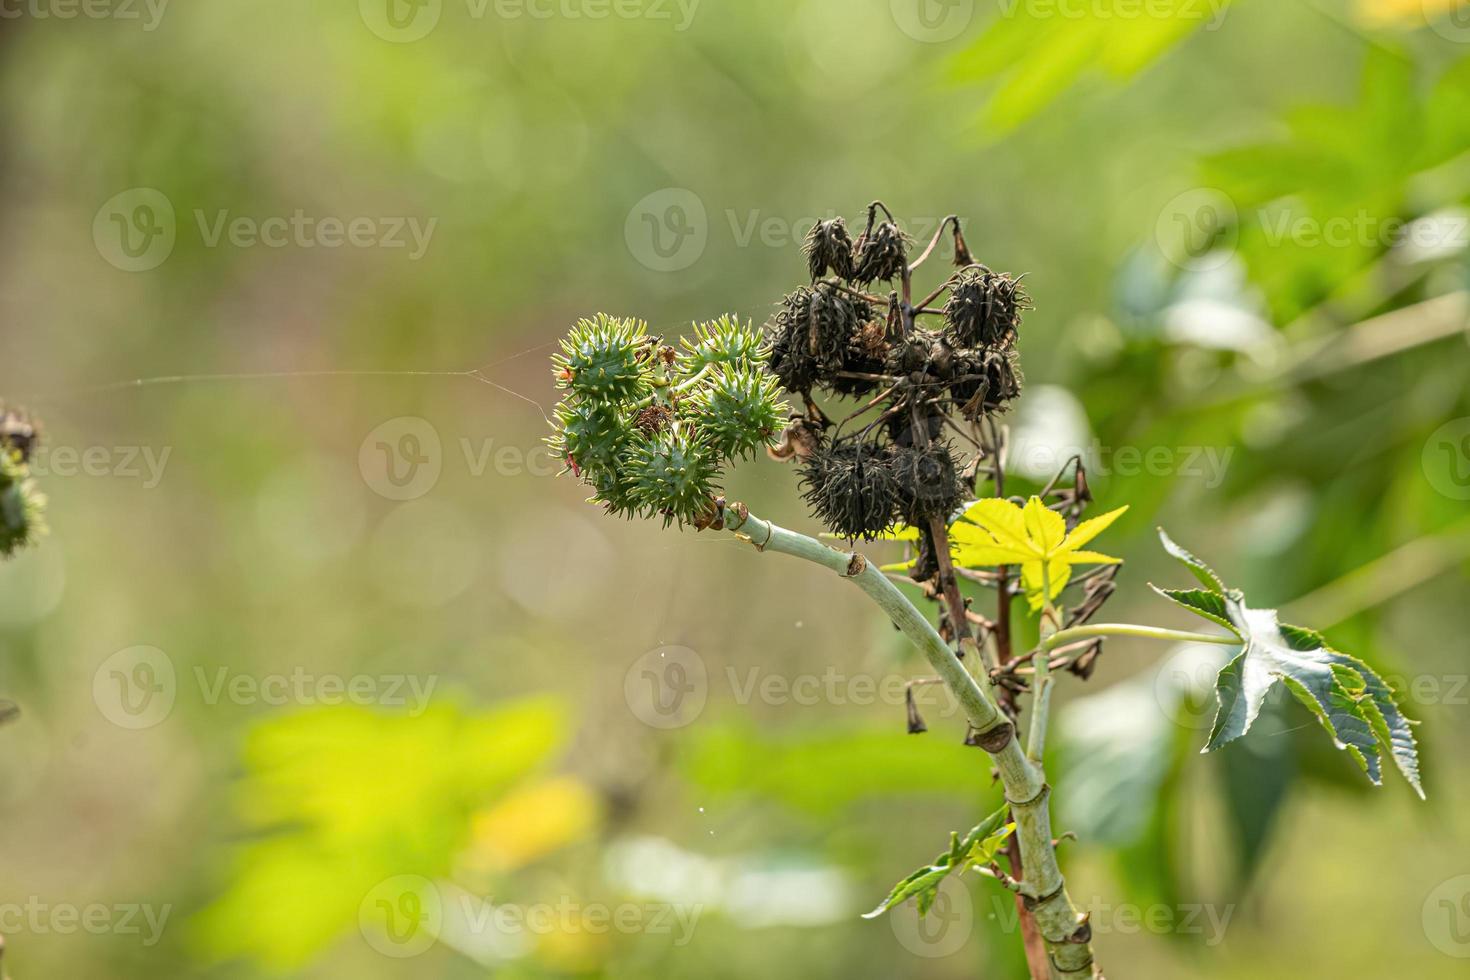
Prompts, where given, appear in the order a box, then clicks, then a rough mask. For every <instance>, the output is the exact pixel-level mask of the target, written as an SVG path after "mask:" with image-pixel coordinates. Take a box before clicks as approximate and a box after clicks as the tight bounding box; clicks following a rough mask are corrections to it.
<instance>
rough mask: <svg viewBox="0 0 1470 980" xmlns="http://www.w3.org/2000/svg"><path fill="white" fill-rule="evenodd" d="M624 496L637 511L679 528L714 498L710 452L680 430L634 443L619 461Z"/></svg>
mask: <svg viewBox="0 0 1470 980" xmlns="http://www.w3.org/2000/svg"><path fill="white" fill-rule="evenodd" d="M623 474H624V476H625V477H626V479H627V486H628V494H629V498H630V500H631V502H632V503H633V504H634V505H635V507H636V508H637V510H638V512H639V513H642V514H648V515H653V514H661V515H663V518H664V526H665V527H667V526H669V525H670V524H672V523H674V522H675V521H677V522H678V523H679V525H680V526H681V527H682V526H683V525H684V524H692V523H694V522H695V521H697V520H698V519H699V518H700V517H702V516H704V515H707V514H708V513H709V511H710V510H711V509H712V508H713V506H714V500H715V498H716V497H717V496H718V495H719V487H718V486H717V481H718V479H719V475H720V474H719V466H718V463H717V458H716V455H715V451H714V450H713V449H712V448H711V447H710V446H709V445H707V444H706V443H705V442H704V441H703V440H702V439H699V438H697V437H695V436H694V435H692V434H691V433H690V432H689V430H688V429H687V428H685V427H683V426H678V427H675V428H673V429H670V430H669V431H668V432H661V433H659V434H658V435H656V436H654V437H652V438H650V439H635V441H634V444H633V448H632V451H631V452H629V454H628V456H627V458H626V459H625V460H624V461H623Z"/></svg>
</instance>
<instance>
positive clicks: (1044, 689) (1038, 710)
mask: <svg viewBox="0 0 1470 980" xmlns="http://www.w3.org/2000/svg"><path fill="white" fill-rule="evenodd" d="M1041 594H1042V596H1043V597H1044V599H1045V605H1043V606H1042V609H1041V645H1042V648H1043V649H1045V650H1047V651H1050V650H1051V649H1052V648H1051V647H1050V646H1049V645H1048V644H1050V643H1051V640H1052V637H1054V636H1056V634H1057V632H1058V627H1059V626H1061V625H1062V617H1061V615H1060V614H1059V613H1058V612H1057V609H1056V606H1053V605H1052V602H1051V570H1050V566H1049V564H1048V563H1047V562H1042V563H1041ZM1032 669H1033V670H1034V671H1035V672H1036V677H1035V680H1033V681H1032V704H1031V734H1030V735H1028V736H1027V738H1026V756H1027V758H1029V759H1030V760H1031V761H1032V762H1034V763H1036V764H1037V765H1038V766H1039V765H1041V764H1042V761H1043V759H1042V757H1043V756H1045V755H1046V726H1047V725H1048V724H1049V723H1050V722H1051V687H1052V679H1051V658H1050V657H1037V658H1036V659H1035V660H1034V661H1032Z"/></svg>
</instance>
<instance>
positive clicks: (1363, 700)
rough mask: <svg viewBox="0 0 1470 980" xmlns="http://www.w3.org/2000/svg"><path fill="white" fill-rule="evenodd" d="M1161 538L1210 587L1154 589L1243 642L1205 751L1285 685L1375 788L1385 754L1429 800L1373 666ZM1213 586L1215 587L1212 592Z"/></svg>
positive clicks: (1240, 727)
mask: <svg viewBox="0 0 1470 980" xmlns="http://www.w3.org/2000/svg"><path fill="white" fill-rule="evenodd" d="M1159 537H1160V539H1161V540H1162V541H1163V544H1164V550H1165V551H1167V552H1169V554H1171V555H1173V556H1174V557H1175V558H1177V559H1179V560H1180V561H1181V562H1183V563H1184V565H1185V566H1186V567H1188V568H1189V570H1190V571H1191V572H1193V573H1194V575H1195V576H1196V577H1197V578H1199V580H1200V581H1201V582H1203V583H1204V584H1205V585H1206V586H1207V589H1206V591H1203V592H1201V591H1200V590H1192V591H1187V592H1170V591H1166V590H1162V589H1160V590H1157V591H1159V592H1160V593H1161V594H1163V595H1164V596H1165V597H1167V598H1169V599H1171V600H1173V601H1174V602H1177V603H1178V604H1179V605H1181V606H1183V607H1184V608H1186V609H1189V610H1190V611H1192V612H1194V613H1196V614H1197V615H1200V616H1202V617H1204V618H1206V619H1209V620H1210V621H1211V622H1215V623H1220V624H1222V625H1225V626H1226V627H1228V628H1229V629H1230V630H1231V631H1232V632H1234V633H1235V634H1236V635H1237V636H1239V637H1240V638H1241V640H1242V642H1243V643H1244V649H1242V651H1241V653H1240V655H1239V656H1237V657H1236V658H1235V659H1233V660H1231V661H1230V662H1229V663H1228V664H1226V665H1225V667H1224V668H1223V669H1221V671H1220V674H1219V677H1218V678H1217V679H1216V683H1215V696H1216V700H1217V701H1218V702H1219V711H1218V713H1217V714H1216V716H1215V723H1214V726H1213V728H1212V730H1211V732H1210V740H1209V743H1208V744H1207V745H1206V746H1205V749H1204V751H1206V752H1210V751H1213V750H1215V749H1218V748H1219V747H1220V746H1222V745H1225V744H1227V743H1229V742H1232V741H1234V740H1235V739H1237V738H1240V737H1241V736H1242V735H1244V734H1245V733H1246V732H1248V731H1250V729H1251V726H1252V725H1253V724H1255V721H1256V718H1257V717H1258V716H1259V714H1260V712H1261V706H1262V704H1264V702H1265V700H1266V695H1267V694H1268V693H1269V692H1270V690H1271V689H1272V688H1273V687H1274V686H1275V685H1276V684H1277V683H1282V684H1285V685H1286V688H1287V689H1288V690H1289V691H1291V693H1292V695H1293V696H1294V697H1295V698H1296V699H1297V700H1298V701H1300V702H1301V703H1302V704H1303V705H1305V706H1306V707H1307V709H1308V710H1310V711H1311V712H1312V714H1313V715H1314V716H1316V718H1317V720H1318V721H1319V722H1321V724H1322V727H1323V728H1325V729H1326V730H1327V733H1328V734H1329V735H1330V736H1331V737H1332V739H1333V742H1334V743H1335V744H1336V745H1337V746H1338V748H1340V749H1343V750H1345V751H1346V752H1348V754H1349V755H1351V756H1352V757H1353V759H1354V760H1356V761H1357V763H1358V764H1359V766H1361V767H1362V769H1363V771H1364V772H1365V773H1366V774H1367V775H1368V778H1369V779H1370V780H1372V781H1373V783H1374V784H1375V785H1380V784H1381V783H1382V779H1383V777H1382V772H1381V763H1380V759H1381V755H1382V753H1384V752H1386V753H1388V755H1389V757H1390V758H1392V759H1393V761H1394V764H1395V765H1396V766H1397V767H1398V769H1399V772H1401V773H1402V774H1403V776H1404V778H1405V779H1406V780H1407V781H1408V783H1409V785H1410V786H1412V787H1413V788H1414V791H1415V792H1416V793H1418V794H1419V796H1420V797H1421V798H1422V797H1423V796H1424V788H1423V786H1422V785H1421V782H1420V776H1419V753H1418V747H1417V745H1416V743H1415V741H1414V734H1413V730H1412V728H1411V724H1410V722H1409V720H1408V719H1407V718H1405V717H1404V716H1403V714H1402V713H1401V712H1400V711H1399V708H1398V705H1397V704H1396V703H1395V702H1394V698H1393V691H1392V690H1391V689H1390V688H1389V686H1388V685H1387V684H1386V683H1384V681H1383V679H1382V678H1381V677H1379V676H1378V675H1377V674H1376V673H1374V671H1373V669H1372V668H1371V667H1369V666H1368V665H1367V664H1365V663H1364V662H1363V661H1361V660H1359V659H1358V658H1356V657H1352V656H1349V655H1348V654H1344V653H1340V652H1338V651H1337V650H1334V649H1332V647H1330V646H1328V645H1327V641H1326V640H1325V639H1324V638H1323V637H1322V636H1321V634H1319V633H1315V632H1313V631H1312V630H1308V629H1303V628H1301V627H1297V626H1288V625H1285V624H1283V623H1282V622H1281V621H1280V620H1279V619H1278V618H1277V614H1276V610H1274V609H1253V608H1251V607H1249V606H1247V605H1246V604H1245V596H1244V594H1243V593H1241V592H1240V591H1239V590H1237V589H1226V588H1225V586H1224V584H1223V583H1222V582H1221V581H1220V579H1219V576H1217V575H1216V574H1215V573H1214V572H1213V571H1212V570H1211V569H1210V568H1209V566H1208V565H1206V564H1205V563H1204V562H1202V561H1200V560H1199V559H1198V558H1196V557H1195V556H1194V555H1192V554H1190V553H1189V552H1188V551H1186V550H1185V549H1183V548H1181V547H1179V545H1177V544H1175V543H1174V542H1173V541H1172V540H1170V538H1169V536H1168V535H1167V534H1165V533H1164V531H1163V530H1162V529H1160V531H1159ZM1212 582H1213V583H1214V584H1215V585H1217V586H1218V589H1215V590H1210V589H1208V586H1210V585H1211V583H1212Z"/></svg>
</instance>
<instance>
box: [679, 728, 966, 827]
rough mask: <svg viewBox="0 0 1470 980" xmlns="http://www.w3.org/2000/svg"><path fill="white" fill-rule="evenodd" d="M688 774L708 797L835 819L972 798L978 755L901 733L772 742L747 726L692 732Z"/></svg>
mask: <svg viewBox="0 0 1470 980" xmlns="http://www.w3.org/2000/svg"><path fill="white" fill-rule="evenodd" d="M689 734H690V738H689V742H690V744H689V747H688V748H687V749H686V750H685V754H684V769H685V771H686V773H687V774H688V776H689V778H690V780H691V781H693V782H694V783H695V784H696V785H697V786H699V787H700V788H701V789H703V790H707V791H709V792H712V793H722V794H729V795H753V796H757V797H762V798H766V799H772V800H776V801H779V802H781V803H784V804H786V805H787V806H790V807H793V808H795V809H797V810H801V811H804V812H807V813H812V814H816V815H818V816H822V817H830V816H832V815H833V814H835V813H838V812H840V811H841V810H842V809H843V808H844V807H847V806H848V805H850V804H852V803H854V802H856V801H858V800H863V799H870V798H873V797H882V796H900V797H901V796H905V795H908V794H914V793H929V794H935V793H937V794H944V795H947V796H954V795H968V794H969V792H970V790H971V787H970V786H969V784H967V783H966V782H965V781H964V780H963V779H962V778H959V777H957V776H956V773H964V772H965V771H966V770H967V767H969V766H972V765H974V762H975V753H976V751H977V750H976V749H974V748H972V747H970V746H966V745H963V744H961V743H960V742H959V741H958V740H955V741H953V742H925V741H923V740H920V739H915V738H912V737H911V736H908V735H905V734H904V733H903V732H902V731H898V730H895V728H893V727H886V728H884V729H881V730H873V729H852V728H848V729H845V730H839V731H832V730H827V729H824V730H823V731H822V732H820V733H811V734H801V735H766V734H762V733H761V732H759V731H757V730H756V729H755V728H753V727H751V726H749V725H744V724H731V725H703V724H701V725H700V727H699V730H698V731H694V730H692V729H691V730H690V733H689Z"/></svg>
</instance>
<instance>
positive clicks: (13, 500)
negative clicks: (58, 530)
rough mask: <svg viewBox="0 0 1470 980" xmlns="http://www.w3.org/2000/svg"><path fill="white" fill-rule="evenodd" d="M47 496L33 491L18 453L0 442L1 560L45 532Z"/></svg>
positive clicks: (31, 481) (28, 473)
mask: <svg viewBox="0 0 1470 980" xmlns="http://www.w3.org/2000/svg"><path fill="white" fill-rule="evenodd" d="M45 510H46V497H45V496H44V495H43V494H41V493H40V492H39V491H38V490H36V485H35V482H34V481H33V480H32V479H31V476H30V467H29V466H27V465H26V464H25V463H24V462H22V461H21V455H20V453H19V452H18V451H16V450H13V449H11V448H10V447H9V446H8V444H5V443H0V558H9V557H11V556H12V555H14V554H15V553H16V552H17V551H19V550H20V549H22V548H24V547H26V546H27V545H30V544H34V543H35V542H36V540H37V539H38V538H40V537H41V536H42V535H43V534H45V533H46V520H45Z"/></svg>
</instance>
